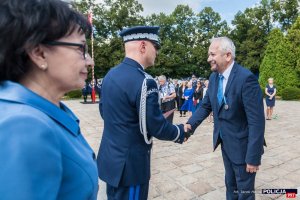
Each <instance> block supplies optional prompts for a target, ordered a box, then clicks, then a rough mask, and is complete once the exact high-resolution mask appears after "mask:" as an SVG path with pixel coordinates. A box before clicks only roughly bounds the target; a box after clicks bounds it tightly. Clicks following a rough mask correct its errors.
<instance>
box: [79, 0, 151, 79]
mask: <svg viewBox="0 0 300 200" xmlns="http://www.w3.org/2000/svg"><path fill="white" fill-rule="evenodd" d="M76 8H77V9H78V10H79V11H81V12H82V13H84V14H87V13H88V12H89V9H92V11H93V26H94V29H95V34H94V36H95V38H94V55H95V57H94V60H95V74H96V76H97V77H103V76H104V75H105V74H106V73H107V71H108V70H109V69H110V68H111V67H113V66H114V65H116V64H117V63H119V62H120V61H121V60H122V59H123V58H124V47H123V42H122V39H121V38H120V37H119V35H118V34H119V32H120V31H121V30H122V29H123V28H124V27H129V26H135V25H141V24H144V22H145V19H144V18H143V17H142V16H141V15H140V12H142V11H143V7H142V5H141V4H139V3H138V1H136V0H104V3H95V0H90V1H89V2H88V3H87V2H86V1H81V2H79V3H77V4H76Z"/></svg>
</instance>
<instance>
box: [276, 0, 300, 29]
mask: <svg viewBox="0 0 300 200" xmlns="http://www.w3.org/2000/svg"><path fill="white" fill-rule="evenodd" d="M271 5H272V9H273V17H274V19H275V20H276V21H278V22H279V23H280V25H281V30H283V31H287V30H288V29H289V28H290V27H291V26H292V24H293V23H294V22H295V21H296V19H297V17H298V16H299V6H300V3H299V0H284V1H282V0H272V1H271Z"/></svg>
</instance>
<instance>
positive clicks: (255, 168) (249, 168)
mask: <svg viewBox="0 0 300 200" xmlns="http://www.w3.org/2000/svg"><path fill="white" fill-rule="evenodd" d="M258 170H259V166H255V165H250V164H247V166H246V172H249V173H256V172H257V171H258Z"/></svg>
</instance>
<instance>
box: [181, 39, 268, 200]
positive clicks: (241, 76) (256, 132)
mask: <svg viewBox="0 0 300 200" xmlns="http://www.w3.org/2000/svg"><path fill="white" fill-rule="evenodd" d="M234 58H235V46H234V44H233V42H232V41H231V40H230V39H229V38H227V37H220V38H214V39H212V41H211V45H210V47H209V50H208V62H209V63H210V65H211V70H212V71H213V73H212V74H211V76H210V78H209V88H208V90H207V92H206V95H205V97H204V99H203V101H202V105H201V107H199V108H198V109H197V110H196V112H195V113H194V114H193V116H192V117H191V118H190V119H189V120H188V121H187V124H186V125H185V129H191V130H193V131H194V130H195V129H196V128H197V127H198V126H199V125H200V124H201V123H202V121H203V120H205V119H206V117H207V116H208V115H209V114H210V112H211V111H213V113H214V133H213V147H214V150H215V149H216V148H217V147H218V145H219V144H221V149H222V156H223V162H224V166H225V184H226V198H227V199H228V200H232V199H238V200H246V199H247V200H250V199H255V193H254V182H255V175H256V172H257V170H258V169H259V165H260V164H261V156H262V154H263V151H264V150H263V144H264V132H265V118H264V109H263V108H264V107H263V96H262V92H261V89H260V86H259V84H258V81H257V78H256V77H255V75H253V74H252V73H251V72H250V71H249V70H247V69H245V68H243V67H242V66H240V65H238V64H237V63H236V62H235V61H234Z"/></svg>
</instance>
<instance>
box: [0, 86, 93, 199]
mask: <svg viewBox="0 0 300 200" xmlns="http://www.w3.org/2000/svg"><path fill="white" fill-rule="evenodd" d="M0 107H1V112H0V130H1V131H0V146H1V150H0V185H1V187H0V195H1V199H5V200H14V199H20V200H22V199H24V200H27V199H31V200H38V199H45V200H47V199H49V200H50V199H51V200H52V199H62V200H74V199H90V200H96V199H97V191H98V176H97V166H96V161H95V154H94V152H93V150H92V149H91V148H90V146H89V145H88V144H87V142H86V141H85V139H84V138H83V136H82V135H81V132H80V128H79V120H78V119H77V118H76V116H75V115H74V114H73V113H72V112H71V111H70V110H69V109H68V108H67V107H66V106H65V105H64V104H62V103H61V104H60V108H59V107H57V106H55V105H54V104H52V103H51V102H49V101H47V100H46V99H44V98H42V97H41V96H39V95H37V94H35V93H33V92H32V91H31V90H29V89H27V88H25V87H23V86H22V85H20V84H18V83H13V82H10V81H3V82H0Z"/></svg>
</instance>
